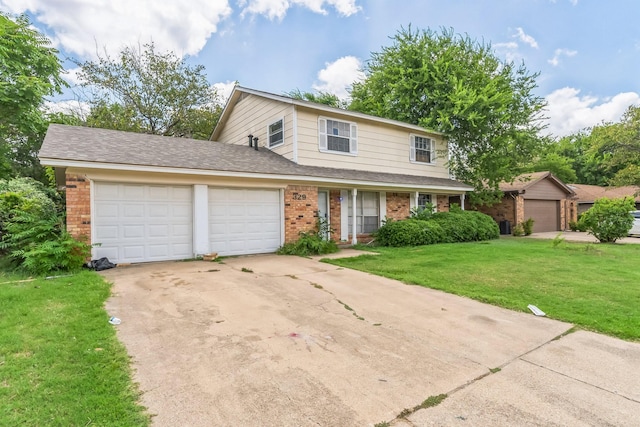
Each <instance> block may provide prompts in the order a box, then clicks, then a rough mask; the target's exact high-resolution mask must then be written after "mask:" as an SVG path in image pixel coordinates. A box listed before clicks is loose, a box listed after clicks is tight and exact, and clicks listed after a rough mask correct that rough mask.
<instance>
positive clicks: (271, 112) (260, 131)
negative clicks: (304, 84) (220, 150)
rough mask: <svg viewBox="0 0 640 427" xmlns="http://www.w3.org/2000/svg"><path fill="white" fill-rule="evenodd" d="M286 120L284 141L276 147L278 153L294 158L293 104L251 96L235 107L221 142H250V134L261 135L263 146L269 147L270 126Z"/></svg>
mask: <svg viewBox="0 0 640 427" xmlns="http://www.w3.org/2000/svg"><path fill="white" fill-rule="evenodd" d="M279 119H284V144H282V145H280V146H278V147H275V148H273V151H274V152H275V153H278V154H280V155H281V156H283V157H285V158H287V159H289V160H293V106H291V105H288V104H283V103H280V102H276V101H272V100H270V99H267V98H262V97H258V96H255V95H247V96H246V97H245V98H244V99H242V100H241V101H240V102H238V104H237V105H236V106H235V107H234V109H233V114H231V116H230V117H229V120H227V122H226V124H225V126H224V128H223V129H222V132H221V133H220V137H219V138H218V141H220V142H224V143H227V144H237V145H247V146H248V145H249V140H248V138H247V136H248V135H249V134H251V135H253V136H254V137H258V141H259V142H258V143H259V145H260V147H265V148H264V149H267V148H266V147H267V146H268V143H269V141H268V137H267V126H269V125H270V124H272V123H273V122H275V121H277V120H279Z"/></svg>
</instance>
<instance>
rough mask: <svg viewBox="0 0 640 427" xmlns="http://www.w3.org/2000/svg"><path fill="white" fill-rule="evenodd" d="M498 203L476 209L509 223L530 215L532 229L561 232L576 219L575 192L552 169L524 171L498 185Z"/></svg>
mask: <svg viewBox="0 0 640 427" xmlns="http://www.w3.org/2000/svg"><path fill="white" fill-rule="evenodd" d="M500 190H502V192H504V196H503V198H502V200H501V201H500V203H497V204H495V205H492V206H489V207H487V206H481V207H478V208H477V210H479V211H480V212H483V213H486V214H487V215H490V216H491V217H493V219H494V220H496V221H497V222H498V223H500V222H502V221H509V223H510V224H511V226H512V227H513V226H515V225H516V224H520V223H522V222H523V221H525V220H527V219H529V218H533V221H534V223H533V231H534V232H543V231H560V230H566V229H568V228H569V221H575V220H576V218H577V211H576V202H575V194H574V192H573V190H571V188H569V187H568V186H567V185H566V184H565V183H563V182H562V181H560V180H559V179H558V178H557V177H556V176H554V175H553V174H552V173H551V172H534V173H527V174H523V175H520V176H518V177H516V178H515V179H514V180H513V182H510V183H506V182H505V183H502V184H500Z"/></svg>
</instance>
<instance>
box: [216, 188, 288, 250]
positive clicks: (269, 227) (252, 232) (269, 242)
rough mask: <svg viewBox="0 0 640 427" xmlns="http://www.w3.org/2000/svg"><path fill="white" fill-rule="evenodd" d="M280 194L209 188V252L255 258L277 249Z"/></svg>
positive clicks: (279, 240) (251, 190) (280, 239)
mask: <svg viewBox="0 0 640 427" xmlns="http://www.w3.org/2000/svg"><path fill="white" fill-rule="evenodd" d="M281 224H282V214H281V204H280V190H274V189H236V188H213V187H212V188H209V248H210V250H211V251H212V252H217V253H218V254H220V255H245V254H259V253H267V252H274V251H276V250H277V249H278V248H279V247H280V245H281V241H282V238H281Z"/></svg>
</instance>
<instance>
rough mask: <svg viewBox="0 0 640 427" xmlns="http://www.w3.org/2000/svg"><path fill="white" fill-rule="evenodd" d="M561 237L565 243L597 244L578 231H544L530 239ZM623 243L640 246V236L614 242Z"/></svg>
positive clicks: (590, 237) (588, 236)
mask: <svg viewBox="0 0 640 427" xmlns="http://www.w3.org/2000/svg"><path fill="white" fill-rule="evenodd" d="M558 235H559V236H560V237H562V238H563V239H565V241H567V242H586V243H599V242H598V239H596V238H595V237H593V236H592V235H591V234H589V233H584V232H580V231H546V232H543V233H533V234H532V235H531V236H529V237H530V238H533V239H550V240H553V239H555V238H556V237H557V236H558ZM618 243H624V244H635V245H637V244H640V236H633V237H623V238H622V239H619V240H617V241H616V244H618Z"/></svg>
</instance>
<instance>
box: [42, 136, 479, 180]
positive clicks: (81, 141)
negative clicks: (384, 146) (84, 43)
mask: <svg viewBox="0 0 640 427" xmlns="http://www.w3.org/2000/svg"><path fill="white" fill-rule="evenodd" d="M38 156H39V158H40V161H41V163H42V164H43V165H45V166H54V167H85V168H93V169H119V170H137V171H155V172H168V173H188V174H200V175H212V176H237V177H253V178H272V179H282V180H296V181H302V182H323V183H334V184H343V185H345V184H346V185H371V186H378V187H380V186H388V187H402V186H412V187H416V188H432V189H442V190H454V191H460V192H464V191H470V190H472V188H471V187H469V186H467V185H465V184H463V183H461V182H458V181H454V180H451V179H446V178H432V177H423V176H414V175H402V174H391V173H379V172H363V171H356V170H350V169H337V168H324V167H318V166H303V165H299V164H296V163H294V162H292V161H290V160H287V159H286V158H284V157H282V156H280V155H278V154H276V153H274V152H272V151H270V150H267V149H264V148H261V149H260V150H258V151H256V150H255V149H253V148H250V147H248V146H246V145H232V144H224V143H221V142H212V141H201V140H195V139H187V138H174V137H166V136H158V135H149V134H140V133H133V132H123V131H116V130H108V129H98V128H89V127H79V126H67V125H59V124H52V125H49V129H48V130H47V135H46V136H45V138H44V142H43V143H42V148H41V149H40V152H39V154H38Z"/></svg>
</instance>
